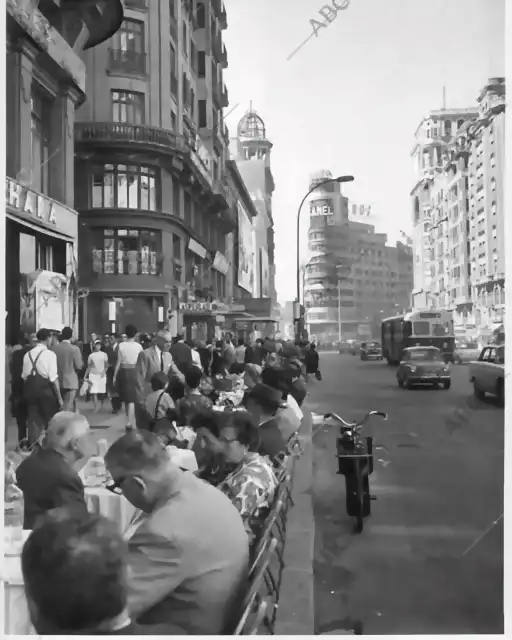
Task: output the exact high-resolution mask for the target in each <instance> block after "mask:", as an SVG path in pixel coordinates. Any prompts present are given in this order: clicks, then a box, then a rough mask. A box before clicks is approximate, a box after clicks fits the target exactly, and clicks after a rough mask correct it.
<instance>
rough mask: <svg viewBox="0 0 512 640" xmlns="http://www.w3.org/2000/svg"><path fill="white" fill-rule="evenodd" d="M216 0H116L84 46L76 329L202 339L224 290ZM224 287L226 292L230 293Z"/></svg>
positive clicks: (226, 223)
mask: <svg viewBox="0 0 512 640" xmlns="http://www.w3.org/2000/svg"><path fill="white" fill-rule="evenodd" d="M226 27H227V21H226V11H225V9H224V5H223V3H222V2H221V1H219V0H212V1H211V2H210V1H207V2H195V1H194V2H181V1H180V0H170V1H169V0H165V1H164V0H126V2H125V14H124V21H123V24H122V25H121V28H120V29H119V31H118V32H117V33H116V34H115V35H114V36H113V37H112V38H111V39H110V40H109V41H108V42H105V43H103V44H102V45H101V46H99V47H97V48H96V49H95V50H94V51H91V52H88V53H87V54H86V56H85V58H84V59H85V64H86V67H87V71H88V77H87V92H88V100H87V102H86V103H85V104H84V106H83V107H82V108H81V109H80V110H79V111H78V114H77V124H76V127H75V140H76V150H77V154H76V207H77V209H78V211H79V212H80V230H79V245H80V251H79V256H80V265H79V274H80V285H81V286H82V287H84V288H85V289H86V290H87V292H88V296H87V297H86V298H84V301H83V310H82V311H83V313H82V316H81V319H82V321H81V333H82V335H86V334H87V333H89V332H91V331H95V332H105V331H112V330H116V331H120V330H124V327H125V325H126V324H127V323H129V322H130V323H133V324H135V326H136V327H137V329H138V330H139V331H155V330H157V329H158V328H161V327H163V326H168V327H169V329H170V330H171V331H172V333H173V334H175V333H176V332H178V331H182V330H184V331H185V332H186V334H187V337H189V338H191V337H192V338H195V337H197V338H200V339H206V338H207V337H212V335H213V332H214V330H215V325H216V323H217V320H216V317H217V315H218V314H217V313H216V312H215V308H216V307H217V306H218V305H221V304H224V303H225V302H226V300H227V299H229V297H230V292H229V291H228V290H227V280H228V279H227V271H228V269H229V268H231V265H230V263H229V261H228V260H227V257H226V254H227V253H228V240H229V234H230V232H232V231H233V230H234V228H235V226H236V215H234V214H233V210H232V208H233V207H234V206H235V205H234V200H233V197H232V196H231V194H230V192H229V189H228V188H227V180H226V175H225V160H226V147H227V143H228V131H227V128H226V127H225V125H224V121H223V116H222V109H223V107H226V106H227V105H228V95H227V90H226V88H225V86H224V84H223V77H222V74H223V69H224V68H226V67H227V53H226V49H225V47H224V45H223V44H222V30H223V29H225V28H226ZM231 295H232V294H231Z"/></svg>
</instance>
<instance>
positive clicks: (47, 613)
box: [21, 510, 183, 636]
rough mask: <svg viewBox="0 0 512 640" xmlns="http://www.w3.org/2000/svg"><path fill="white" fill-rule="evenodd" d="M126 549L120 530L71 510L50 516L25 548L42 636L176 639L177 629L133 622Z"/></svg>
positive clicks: (32, 605)
mask: <svg viewBox="0 0 512 640" xmlns="http://www.w3.org/2000/svg"><path fill="white" fill-rule="evenodd" d="M126 552H127V548H126V543H125V542H124V541H123V539H122V538H121V537H120V536H119V534H118V532H117V530H116V525H115V524H114V523H113V522H111V521H110V520H108V519H107V518H104V517H103V516H96V515H91V514H84V515H83V517H76V516H73V515H72V514H69V513H67V512H66V511H65V510H63V511H62V512H56V513H55V514H53V515H48V516H46V517H45V518H44V519H43V520H42V521H41V523H40V525H39V526H38V527H37V529H36V530H35V531H33V532H32V533H31V534H30V536H29V538H28V540H27V542H26V544H25V545H24V547H23V552H22V555H21V566H22V571H23V578H24V583H25V593H26V596H27V600H28V603H29V611H30V618H31V621H32V624H33V625H34V627H35V630H36V632H37V633H38V634H41V635H83V636H85V635H156V634H157V635H176V634H181V633H183V632H182V631H181V630H180V629H177V628H171V627H165V626H162V627H139V626H138V625H136V624H134V623H133V622H132V621H131V620H130V615H129V613H128V609H127V594H126Z"/></svg>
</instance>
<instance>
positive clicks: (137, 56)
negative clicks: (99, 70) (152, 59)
mask: <svg viewBox="0 0 512 640" xmlns="http://www.w3.org/2000/svg"><path fill="white" fill-rule="evenodd" d="M109 71H117V72H122V73H137V74H145V73H146V54H145V53H141V52H140V51H124V50H123V49H110V50H109Z"/></svg>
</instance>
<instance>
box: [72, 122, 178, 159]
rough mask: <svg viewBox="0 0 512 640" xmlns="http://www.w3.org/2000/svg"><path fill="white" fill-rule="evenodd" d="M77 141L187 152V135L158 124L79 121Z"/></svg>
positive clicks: (105, 145) (79, 144) (76, 132)
mask: <svg viewBox="0 0 512 640" xmlns="http://www.w3.org/2000/svg"><path fill="white" fill-rule="evenodd" d="M75 143H76V145H77V147H80V146H83V145H92V144H94V145H98V146H99V147H102V148H105V147H108V148H113V147H118V148H133V145H137V146H139V147H140V149H141V150H147V151H152V152H155V151H156V152H159V153H162V154H165V155H177V154H180V155H181V154H183V153H185V152H186V150H187V149H186V146H185V143H184V140H183V137H182V136H180V135H177V134H175V133H173V132H172V131H168V130H167V129H159V128H158V127H150V126H147V125H141V124H128V123H126V122H77V123H76V124H75Z"/></svg>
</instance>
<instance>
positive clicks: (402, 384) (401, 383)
mask: <svg viewBox="0 0 512 640" xmlns="http://www.w3.org/2000/svg"><path fill="white" fill-rule="evenodd" d="M396 379H397V380H398V386H399V387H400V389H403V388H404V381H403V380H402V378H400V377H399V376H397V377H396Z"/></svg>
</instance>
